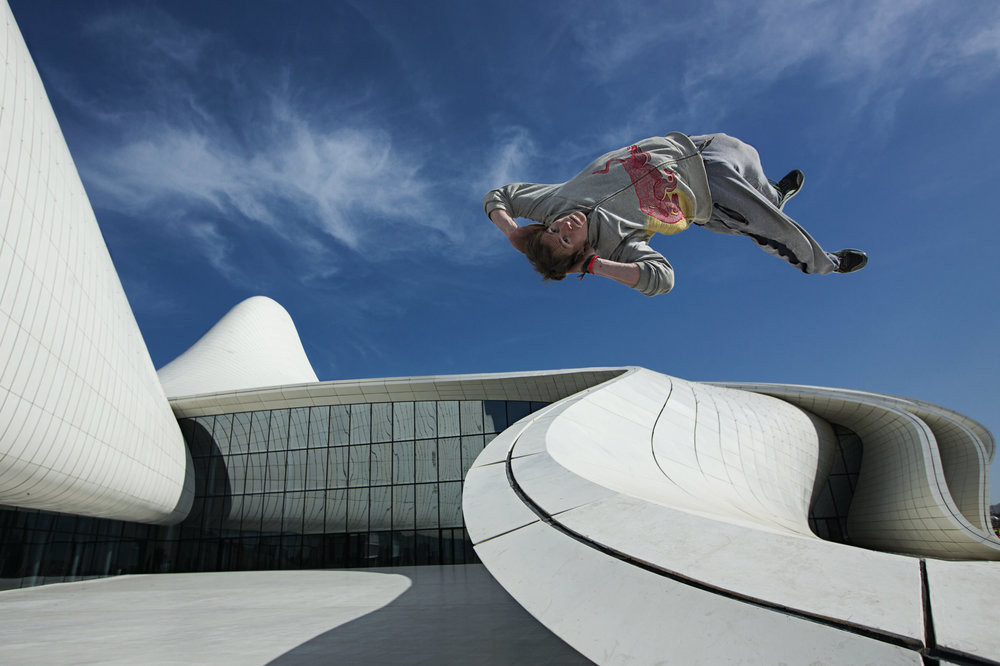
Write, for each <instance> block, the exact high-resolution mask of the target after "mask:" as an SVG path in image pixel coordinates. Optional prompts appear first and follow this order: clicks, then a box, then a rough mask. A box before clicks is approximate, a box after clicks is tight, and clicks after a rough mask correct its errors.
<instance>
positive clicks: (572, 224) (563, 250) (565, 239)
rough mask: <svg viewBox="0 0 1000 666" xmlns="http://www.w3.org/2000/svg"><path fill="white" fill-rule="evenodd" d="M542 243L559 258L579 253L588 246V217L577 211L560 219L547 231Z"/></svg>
mask: <svg viewBox="0 0 1000 666" xmlns="http://www.w3.org/2000/svg"><path fill="white" fill-rule="evenodd" d="M542 243H544V244H545V245H547V246H548V247H549V248H551V249H552V253H553V254H555V255H556V256H559V257H566V256H569V255H571V254H575V253H576V252H579V251H580V250H582V249H583V247H584V246H585V245H586V244H587V216H586V215H584V214H583V213H582V212H580V211H575V212H572V213H570V214H569V215H566V216H564V217H560V218H559V219H558V220H556V221H555V222H553V223H552V224H550V225H549V228H548V229H546V230H545V232H544V233H543V235H542Z"/></svg>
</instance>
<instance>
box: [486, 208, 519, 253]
mask: <svg viewBox="0 0 1000 666" xmlns="http://www.w3.org/2000/svg"><path fill="white" fill-rule="evenodd" d="M490 221H491V222H493V224H495V225H496V227H497V229H499V230H500V231H502V232H503V235H504V236H506V237H507V240H509V241H510V244H511V245H513V246H514V248H515V249H516V250H517V251H518V252H521V253H523V252H524V240H525V234H524V227H519V226H517V222H515V221H514V218H512V217H511V216H510V213H508V212H507V211H505V210H504V209H503V208H497V209H494V210H492V211H490Z"/></svg>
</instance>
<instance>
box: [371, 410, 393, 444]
mask: <svg viewBox="0 0 1000 666" xmlns="http://www.w3.org/2000/svg"><path fill="white" fill-rule="evenodd" d="M372 441H373V442H391V441H392V403H391V402H379V403H376V404H374V405H372Z"/></svg>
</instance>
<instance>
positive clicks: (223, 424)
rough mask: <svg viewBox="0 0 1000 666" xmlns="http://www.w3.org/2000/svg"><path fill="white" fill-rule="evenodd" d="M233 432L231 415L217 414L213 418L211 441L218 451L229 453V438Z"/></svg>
mask: <svg viewBox="0 0 1000 666" xmlns="http://www.w3.org/2000/svg"><path fill="white" fill-rule="evenodd" d="M232 430H233V415H232V414H219V415H218V416H216V417H215V424H214V426H213V427H212V439H214V440H215V445H216V446H217V447H219V451H223V452H228V451H229V436H230V434H231V433H232Z"/></svg>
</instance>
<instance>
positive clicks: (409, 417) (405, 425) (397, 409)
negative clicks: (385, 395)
mask: <svg viewBox="0 0 1000 666" xmlns="http://www.w3.org/2000/svg"><path fill="white" fill-rule="evenodd" d="M392 438H393V440H397V441H398V440H403V439H413V403H412V402H395V403H393V405H392Z"/></svg>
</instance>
